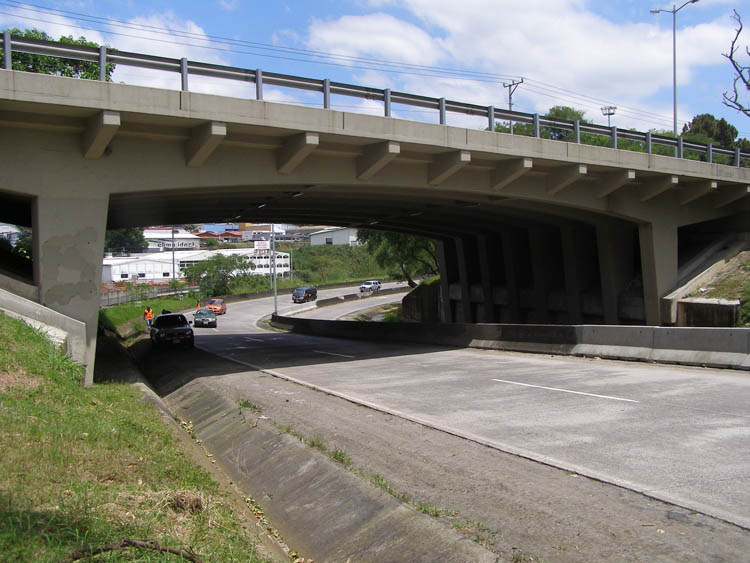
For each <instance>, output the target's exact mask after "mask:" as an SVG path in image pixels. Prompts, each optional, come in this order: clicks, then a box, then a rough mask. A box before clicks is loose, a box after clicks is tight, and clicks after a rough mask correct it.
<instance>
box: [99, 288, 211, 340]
mask: <svg viewBox="0 0 750 563" xmlns="http://www.w3.org/2000/svg"><path fill="white" fill-rule="evenodd" d="M196 302H197V299H196V298H195V297H186V298H184V299H182V300H180V299H177V298H176V297H160V298H158V299H147V300H144V301H141V302H133V303H124V304H122V305H115V306H113V307H106V308H102V309H99V326H101V327H103V328H106V329H107V330H109V331H111V332H114V333H117V334H118V335H119V336H120V337H121V338H123V337H125V336H126V335H128V334H129V333H131V332H133V333H135V334H136V335H138V334H146V332H147V330H146V321H144V320H143V310H144V309H145V308H146V305H149V306H150V307H151V308H152V309H153V310H154V315H158V314H159V313H161V311H162V309H166V310H167V311H172V312H175V313H176V312H177V311H184V310H186V309H191V308H195V305H196Z"/></svg>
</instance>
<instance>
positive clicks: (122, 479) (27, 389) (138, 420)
mask: <svg viewBox="0 0 750 563" xmlns="http://www.w3.org/2000/svg"><path fill="white" fill-rule="evenodd" d="M81 379H82V368H81V367H80V366H77V365H75V364H74V363H73V362H72V361H71V360H69V359H68V358H67V357H66V356H64V355H63V354H61V353H60V352H59V351H58V350H56V349H55V348H54V347H53V346H52V344H50V343H49V342H48V341H47V340H46V339H45V338H44V337H43V336H42V335H40V334H39V333H37V332H35V331H34V330H32V329H31V328H29V327H27V326H26V325H25V324H23V323H21V322H19V321H16V320H13V319H9V318H8V317H6V316H4V315H2V314H0V450H1V451H2V452H3V455H2V456H0V522H2V525H0V553H1V554H2V556H0V559H2V560H4V561H61V560H64V558H66V557H68V556H69V555H70V554H72V553H74V552H76V551H78V550H84V549H87V548H89V547H101V546H107V545H109V546H110V547H112V546H113V544H116V543H117V542H119V541H120V540H122V539H123V538H128V539H131V540H147V541H150V542H155V543H152V544H149V546H150V547H147V548H135V547H126V548H121V549H115V550H114V551H108V552H105V553H103V554H102V555H100V556H98V558H97V559H96V560H98V561H100V560H105V559H106V560H107V561H134V560H137V561H187V560H189V559H188V558H181V557H180V556H179V555H173V554H169V553H167V552H165V551H160V550H159V549H157V548H158V547H162V548H172V549H175V550H177V551H179V550H184V551H183V552H184V553H187V552H188V550H189V551H190V552H192V553H194V554H195V555H197V557H199V558H200V559H201V560H203V561H243V562H245V561H251V562H257V561H262V559H260V558H259V557H258V556H257V555H256V549H255V537H254V536H253V535H252V534H251V533H249V532H248V531H247V530H246V529H245V528H244V527H243V525H242V524H241V522H240V520H238V519H237V518H236V517H235V513H233V511H232V509H231V507H230V504H229V503H228V502H226V500H227V499H226V497H225V496H224V494H223V493H222V492H221V491H220V489H219V486H218V485H217V484H216V483H215V482H214V481H213V480H212V479H211V477H210V475H209V474H208V473H206V472H205V471H204V470H202V469H200V468H199V467H198V466H197V465H196V464H195V463H194V462H192V461H190V460H188V459H187V458H186V456H185V455H184V454H183V453H182V452H181V450H180V448H179V445H178V442H177V441H176V439H175V437H174V436H173V435H172V433H171V432H170V430H169V428H168V427H167V426H166V425H165V424H164V422H163V421H162V420H161V418H160V415H159V414H158V413H157V412H156V410H155V408H154V407H153V406H152V405H150V404H148V403H146V402H144V401H143V400H142V397H141V392H140V390H138V389H137V388H135V387H133V386H131V385H125V384H116V383H106V384H98V385H96V386H94V387H90V388H83V387H81Z"/></svg>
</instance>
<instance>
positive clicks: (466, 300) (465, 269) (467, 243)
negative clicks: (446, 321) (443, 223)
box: [455, 238, 474, 323]
mask: <svg viewBox="0 0 750 563" xmlns="http://www.w3.org/2000/svg"><path fill="white" fill-rule="evenodd" d="M455 240H456V242H455V244H456V263H457V265H458V284H459V286H460V288H461V299H460V301H459V305H460V306H459V307H456V322H460V323H472V322H474V315H473V314H472V309H471V293H470V292H471V281H472V275H471V268H472V267H473V266H474V264H471V263H470V261H471V259H470V255H471V245H472V244H473V241H472V240H471V239H467V238H456V239H455Z"/></svg>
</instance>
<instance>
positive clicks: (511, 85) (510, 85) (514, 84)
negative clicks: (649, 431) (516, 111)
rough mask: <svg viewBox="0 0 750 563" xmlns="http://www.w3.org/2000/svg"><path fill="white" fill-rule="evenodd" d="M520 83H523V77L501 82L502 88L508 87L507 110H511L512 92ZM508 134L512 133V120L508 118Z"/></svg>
mask: <svg viewBox="0 0 750 563" xmlns="http://www.w3.org/2000/svg"><path fill="white" fill-rule="evenodd" d="M520 84H523V78H522V79H521V80H518V81H516V80H513V81H511V82H510V83H507V82H503V88H507V89H508V111H513V92H515V91H516V88H518V86H519V85H520ZM510 134H511V135H512V134H513V120H512V119H511V120H510Z"/></svg>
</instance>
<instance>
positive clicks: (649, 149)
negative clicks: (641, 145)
mask: <svg viewBox="0 0 750 563" xmlns="http://www.w3.org/2000/svg"><path fill="white" fill-rule="evenodd" d="M652 149H653V145H652V144H651V131H649V132H648V133H646V152H647V153H648V154H651V152H652Z"/></svg>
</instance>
